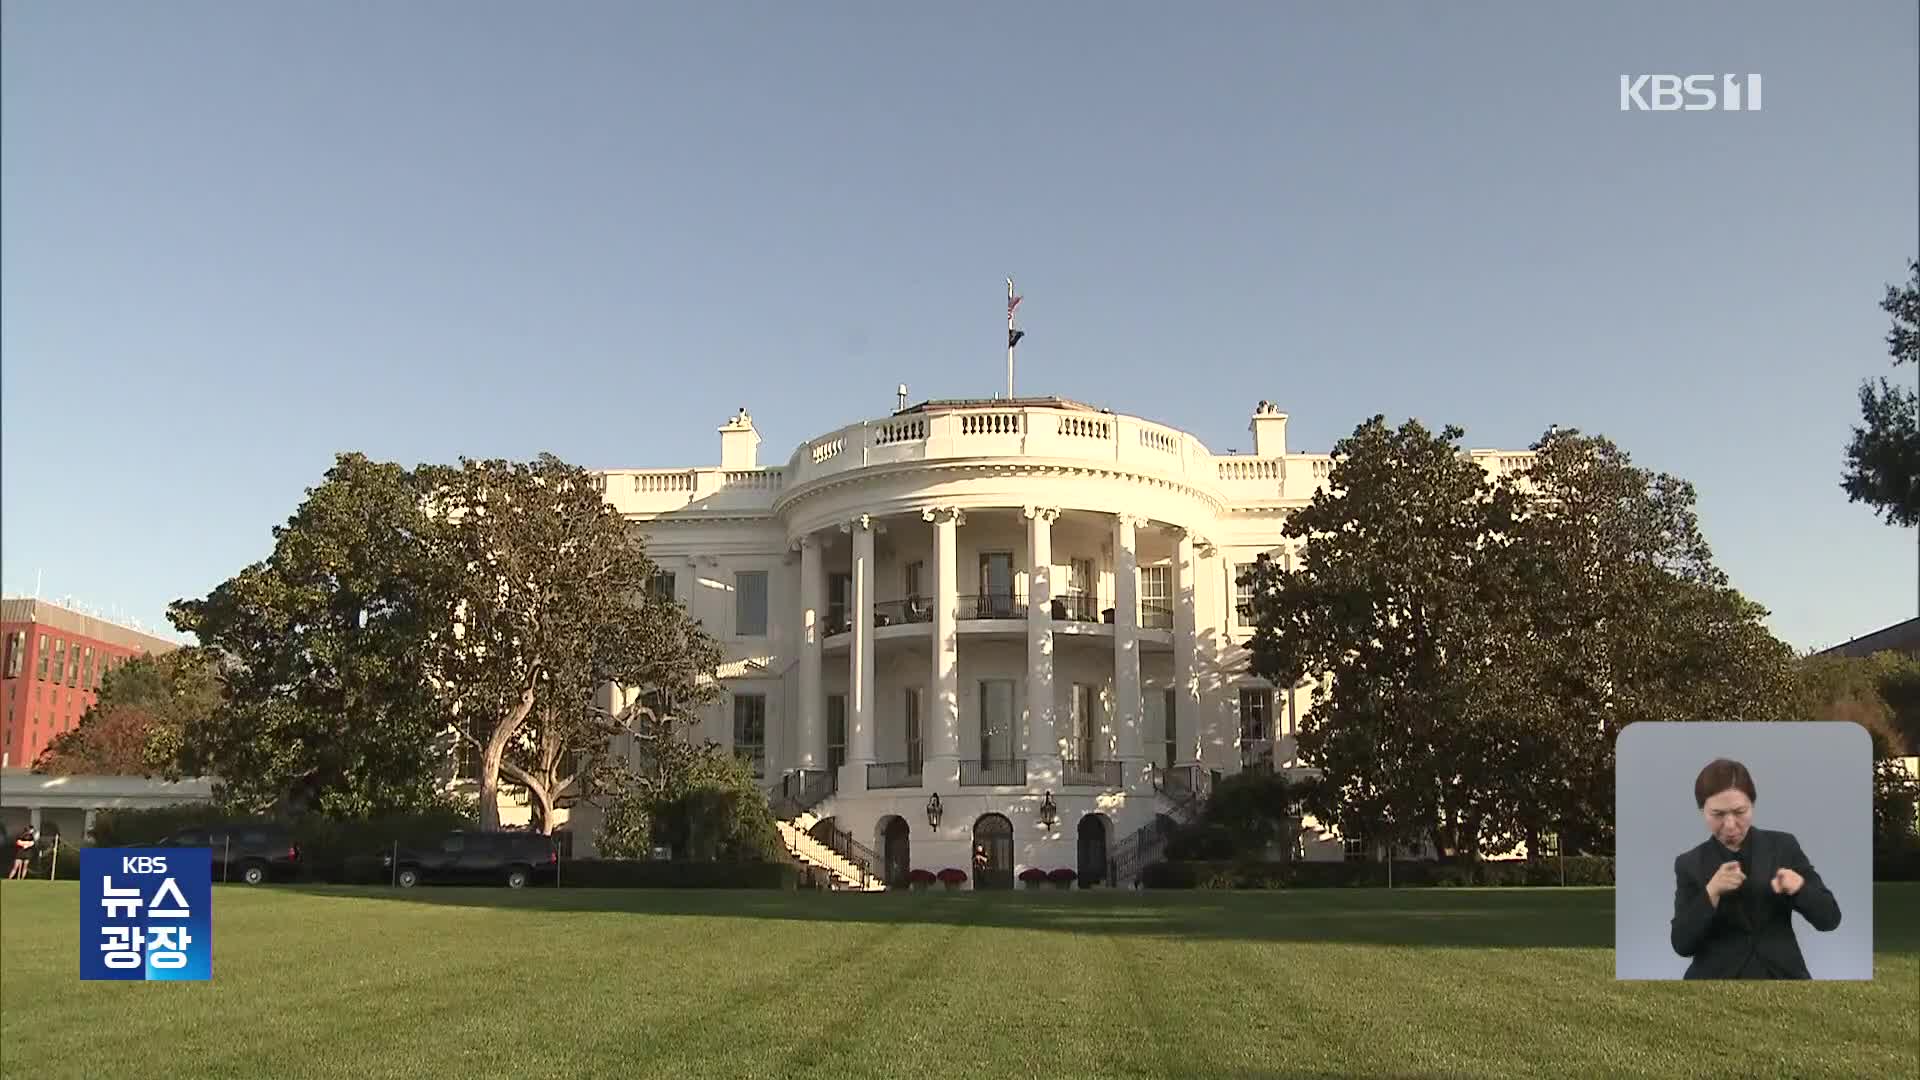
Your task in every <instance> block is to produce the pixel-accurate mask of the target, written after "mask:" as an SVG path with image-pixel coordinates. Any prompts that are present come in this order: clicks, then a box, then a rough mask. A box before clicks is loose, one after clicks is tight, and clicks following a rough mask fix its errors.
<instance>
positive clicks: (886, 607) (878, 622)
mask: <svg viewBox="0 0 1920 1080" xmlns="http://www.w3.org/2000/svg"><path fill="white" fill-rule="evenodd" d="M932 621H933V600H932V598H930V597H925V596H910V597H908V598H906V599H905V600H888V601H886V602H884V603H879V604H875V605H873V625H875V626H900V625H902V624H905V623H930V622H932Z"/></svg>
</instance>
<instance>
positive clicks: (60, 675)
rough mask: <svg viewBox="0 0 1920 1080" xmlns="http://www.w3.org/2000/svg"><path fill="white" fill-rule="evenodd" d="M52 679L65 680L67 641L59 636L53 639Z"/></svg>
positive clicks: (59, 681)
mask: <svg viewBox="0 0 1920 1080" xmlns="http://www.w3.org/2000/svg"><path fill="white" fill-rule="evenodd" d="M53 681H54V682H55V683H62V682H65V681H67V643H66V642H64V641H62V640H60V639H59V638H54V639H53Z"/></svg>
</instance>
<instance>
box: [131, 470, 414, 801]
mask: <svg viewBox="0 0 1920 1080" xmlns="http://www.w3.org/2000/svg"><path fill="white" fill-rule="evenodd" d="M434 525H435V523H434V522H433V521H432V520H431V519H430V518H429V516H428V515H427V514H426V512H425V506H424V503H423V500H422V499H421V497H420V491H419V488H418V486H417V484H416V482H415V478H414V475H413V474H412V473H411V472H409V470H407V469H405V468H403V467H402V466H399V465H396V464H391V463H383V462H376V461H372V460H370V459H368V458H367V457H365V456H364V455H361V454H342V455H340V456H339V457H338V459H337V460H336V462H335V464H334V467H333V468H332V469H330V470H329V471H328V472H327V474H326V478H325V480H324V481H323V482H322V483H321V484H320V485H319V486H317V487H315V488H312V489H310V490H309V491H308V493H307V498H306V500H305V501H304V502H303V503H302V504H301V505H300V507H299V508H298V509H297V510H296V511H295V512H294V514H293V516H292V517H291V518H290V519H289V520H288V521H287V523H286V524H285V525H283V526H280V527H278V528H276V529H275V530H274V547H273V552H272V554H270V555H269V556H268V557H267V558H266V559H264V560H263V561H261V562H258V563H255V564H253V565H252V566H249V567H247V568H246V569H244V570H242V571H241V572H240V573H238V574H236V575H234V576H233V577H232V578H230V579H229V580H227V581H225V582H222V583H221V584H220V585H219V586H217V587H216V588H214V590H213V591H212V592H211V593H209V594H208V595H207V596H206V597H204V598H202V599H198V600H181V601H176V602H175V603H174V605H173V607H172V609H171V611H170V613H169V614H170V617H171V619H172V621H173V623H174V625H175V626H176V627H178V628H179V629H180V630H182V631H185V632H188V633H192V634H195V635H197V636H198V637H199V640H200V643H201V645H202V646H204V647H206V648H208V649H210V650H212V651H213V652H215V653H216V654H218V656H219V658H220V669H221V673H222V679H223V681H224V682H225V684H226V688H227V695H226V700H225V701H224V702H223V703H222V705H221V706H220V708H218V709H216V710H215V711H214V714H213V715H212V716H211V717H210V718H209V720H208V722H207V723H206V724H204V725H202V726H200V727H199V728H197V729H195V730H191V731H189V732H187V735H186V739H185V743H184V745H183V747H182V749H181V760H182V765H183V767H184V768H187V769H188V770H190V771H195V772H201V773H206V774H211V775H216V776H219V777H220V778H221V780H222V785H223V790H222V794H223V795H224V797H225V798H226V799H228V800H229V801H230V802H232V803H235V804H237V805H240V806H243V807H247V808H251V809H256V810H265V809H268V808H270V807H274V806H283V807H285V806H290V807H292V808H296V809H297V808H300V807H308V808H312V809H316V810H319V811H322V812H326V813H329V814H336V815H340V816H364V815H368V814H374V813H383V812H392V811H405V810H417V809H424V808H426V807H429V806H433V805H436V804H438V802H439V801H440V792H439V787H440V785H439V783H438V781H437V772H438V770H439V766H440V764H441V759H442V757H443V752H444V751H443V747H444V743H443V741H442V739H441V735H442V733H443V732H444V731H445V730H446V727H447V723H448V717H447V714H446V710H445V706H444V704H443V703H442V702H441V701H440V700H438V698H437V697H436V696H435V694H434V692H433V688H432V687H431V686H430V685H429V684H428V682H427V680H426V678H425V677H424V676H425V674H426V672H427V667H428V663H429V661H430V659H431V655H430V653H429V651H428V648H427V646H428V643H429V640H430V636H431V634H432V633H433V632H434V631H435V630H437V629H440V628H442V627H444V626H445V625H446V624H447V621H448V619H447V613H446V610H445V607H444V604H443V602H442V600H441V596H442V595H443V594H444V592H445V591H446V590H445V588H444V587H443V586H442V585H441V579H442V578H443V577H444V573H443V570H442V568H441V567H440V566H439V565H437V564H436V563H435V562H434V553H435V548H434V545H433V537H432V535H431V534H432V529H433V527H434Z"/></svg>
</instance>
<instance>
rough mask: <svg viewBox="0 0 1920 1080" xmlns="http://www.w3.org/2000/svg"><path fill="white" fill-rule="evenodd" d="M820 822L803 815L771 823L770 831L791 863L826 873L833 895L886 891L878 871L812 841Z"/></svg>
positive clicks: (812, 816) (817, 819)
mask: <svg viewBox="0 0 1920 1080" xmlns="http://www.w3.org/2000/svg"><path fill="white" fill-rule="evenodd" d="M819 822H820V817H819V815H817V814H815V813H813V812H812V811H806V812H804V813H802V814H800V815H799V816H797V817H795V818H793V819H791V820H788V821H781V820H779V819H775V820H774V823H773V825H774V828H776V829H779V830H780V839H781V840H782V841H784V842H785V843H786V845H787V851H788V852H789V853H790V854H791V855H792V856H793V858H794V860H795V861H797V862H799V863H800V864H801V865H803V866H817V867H819V868H821V869H822V870H825V871H826V872H827V876H828V878H829V879H831V881H832V882H833V889H834V891H836V892H885V891H886V889H887V887H886V885H885V884H884V883H883V882H881V880H880V878H879V875H878V873H877V871H878V870H879V868H878V867H868V868H862V867H861V866H860V865H859V864H858V863H856V862H854V861H853V860H852V859H849V858H847V857H846V856H845V855H842V854H840V853H839V852H837V851H834V850H833V849H832V848H830V847H828V846H827V845H825V844H823V843H821V842H820V841H818V840H816V839H814V838H813V836H812V834H811V833H810V832H809V830H811V829H812V828H813V827H814V826H815V825H816V824H818V823H819Z"/></svg>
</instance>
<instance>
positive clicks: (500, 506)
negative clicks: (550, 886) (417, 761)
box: [421, 455, 719, 827]
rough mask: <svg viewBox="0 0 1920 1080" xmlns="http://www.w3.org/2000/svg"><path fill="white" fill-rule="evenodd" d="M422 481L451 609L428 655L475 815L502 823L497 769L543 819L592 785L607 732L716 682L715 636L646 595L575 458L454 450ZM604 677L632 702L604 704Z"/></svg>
mask: <svg viewBox="0 0 1920 1080" xmlns="http://www.w3.org/2000/svg"><path fill="white" fill-rule="evenodd" d="M421 487H422V490H423V491H424V492H425V493H426V494H427V497H428V503H429V506H430V511H429V512H430V513H431V515H432V516H433V518H434V520H435V522H436V529H435V533H434V537H435V539H434V543H433V548H434V553H433V558H434V560H435V562H436V564H437V565H438V566H439V567H441V568H442V573H441V574H440V575H439V581H440V584H441V586H442V587H443V588H444V590H445V592H444V594H443V596H442V601H443V603H445V604H446V606H447V610H448V611H449V612H450V613H451V616H452V621H451V624H450V626H449V627H448V629H447V631H446V632H445V633H441V634H436V635H435V637H434V640H433V645H432V653H433V661H432V664H431V667H432V671H433V674H434V679H435V682H436V683H437V684H438V686H439V687H440V692H441V693H442V694H443V695H444V696H445V697H446V698H447V699H448V700H449V701H450V702H451V703H452V704H453V706H454V709H453V713H454V716H455V717H456V720H457V724H458V729H459V732H460V736H461V737H462V738H464V739H466V740H468V741H469V742H470V744H471V745H472V746H473V747H474V748H475V749H476V750H477V751H478V753H479V759H480V766H479V768H480V775H479V781H480V812H481V820H482V823H483V825H484V826H486V827H492V826H493V825H494V824H496V823H497V815H498V804H497V793H498V790H499V784H500V779H501V777H502V775H503V774H504V775H505V776H506V777H507V778H509V779H510V780H511V781H513V782H515V783H518V784H520V785H522V786H524V787H526V788H527V790H528V791H529V793H531V794H532V796H533V798H534V801H535V802H536V803H537V804H539V806H540V815H539V816H540V818H541V819H542V820H543V821H545V822H548V823H550V822H551V821H552V819H553V815H552V810H553V808H554V806H555V804H556V803H557V801H558V800H559V799H560V798H562V797H564V796H566V795H569V794H581V793H586V792H587V791H588V790H589V789H590V788H591V787H592V786H593V778H594V777H595V776H596V774H598V773H600V772H602V771H603V766H604V764H605V761H604V755H605V753H606V751H607V747H608V746H609V743H610V740H611V738H612V737H613V736H615V735H617V734H619V733H620V732H622V731H625V730H628V729H630V728H633V727H634V726H635V724H636V723H637V722H640V721H641V720H642V719H643V716H644V714H646V713H647V712H657V711H658V710H657V709H656V708H655V706H659V705H662V704H663V703H666V704H668V706H669V708H670V710H672V711H673V716H675V717H678V718H680V719H681V720H682V721H684V720H685V719H686V718H688V717H691V715H692V712H693V709H694V708H695V707H697V706H698V705H699V704H700V703H701V702H702V701H704V700H705V699H706V698H707V697H708V696H710V695H711V694H712V693H714V691H715V685H714V682H713V675H714V668H715V667H716V666H717V664H718V660H719V651H718V647H717V646H716V645H715V644H714V642H713V641H712V639H711V638H710V637H708V636H707V635H706V633H705V632H704V631H702V630H701V629H700V628H699V626H698V625H697V624H695V623H694V622H693V621H692V620H691V619H690V618H688V616H687V614H686V611H685V609H683V608H681V607H680V606H679V605H678V604H676V603H674V602H672V601H671V600H669V599H665V598H662V597H659V596H657V595H656V594H655V592H654V591H653V589H652V588H651V587H650V586H651V583H652V580H653V576H654V574H655V572H656V568H655V566H654V563H653V561H652V560H651V559H650V558H648V556H647V553H646V549H645V547H644V545H643V544H642V543H641V541H640V538H639V537H638V535H637V534H636V533H635V532H634V531H633V530H632V529H631V528H630V527H629V526H628V523H627V522H626V520H625V519H624V518H623V517H622V516H621V515H620V514H619V512H618V511H616V510H614V509H613V508H612V507H611V506H610V505H608V504H607V502H606V500H605V498H604V497H603V496H602V494H601V491H600V487H599V485H598V484H597V483H596V482H595V480H594V478H593V477H592V476H591V475H590V474H588V473H587V472H586V471H585V470H582V469H579V468H576V467H574V466H571V465H568V464H566V463H564V462H562V461H560V460H558V459H557V458H554V457H552V456H551V455H542V456H541V457H540V458H539V459H538V460H536V461H533V462H530V463H518V462H509V461H498V460H493V461H472V460H463V461H462V462H461V464H460V466H459V467H458V468H436V469H427V470H422V474H421ZM609 684H611V685H614V686H618V687H621V688H630V689H632V690H634V691H636V692H637V693H636V694H635V695H634V700H633V701H632V703H631V704H628V705H627V706H626V707H624V708H620V709H615V708H612V707H611V706H610V704H608V703H605V702H603V700H602V696H601V694H600V688H601V687H603V686H606V685H609ZM669 726H671V725H669Z"/></svg>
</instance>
